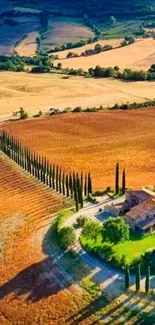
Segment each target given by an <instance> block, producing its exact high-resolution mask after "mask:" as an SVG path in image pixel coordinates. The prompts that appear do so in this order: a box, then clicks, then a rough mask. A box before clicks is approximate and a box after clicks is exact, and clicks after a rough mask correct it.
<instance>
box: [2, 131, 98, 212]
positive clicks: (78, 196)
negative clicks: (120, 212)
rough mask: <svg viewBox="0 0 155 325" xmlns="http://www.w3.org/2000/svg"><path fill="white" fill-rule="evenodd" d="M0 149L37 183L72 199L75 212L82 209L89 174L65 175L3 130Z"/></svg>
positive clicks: (87, 188)
mask: <svg viewBox="0 0 155 325" xmlns="http://www.w3.org/2000/svg"><path fill="white" fill-rule="evenodd" d="M0 149H1V150H2V151H3V152H4V153H5V154H6V155H7V156H8V157H9V158H10V159H12V160H13V161H15V162H16V163H17V164H18V165H19V166H21V167H22V168H23V169H24V170H26V171H27V172H29V173H30V174H31V175H33V176H34V177H35V178H37V179H38V180H39V181H41V182H42V183H44V184H46V185H47V186H49V187H50V188H53V189H54V190H56V191H57V192H59V193H60V194H63V195H66V196H67V197H71V198H72V199H74V200H75V203H76V210H77V211H78V210H79V209H80V208H82V207H83V198H84V195H85V196H87V195H88V194H89V193H90V194H91V193H92V179H91V176H90V173H89V174H88V176H87V175H85V177H84V176H83V173H81V175H79V174H78V173H75V172H73V173H71V172H70V173H69V174H65V172H63V171H62V169H61V168H60V167H59V166H56V165H55V164H51V163H49V161H48V159H47V158H46V157H41V156H40V155H38V154H37V153H36V152H34V151H31V150H30V149H29V148H28V147H22V145H21V143H20V142H19V141H18V140H16V139H15V138H14V137H12V136H11V135H10V134H8V133H7V132H6V131H5V130H3V131H2V132H1V133H0Z"/></svg>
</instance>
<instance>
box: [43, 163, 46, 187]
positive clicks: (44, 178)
mask: <svg viewBox="0 0 155 325" xmlns="http://www.w3.org/2000/svg"><path fill="white" fill-rule="evenodd" d="M43 183H44V184H46V157H45V158H44V160H43Z"/></svg>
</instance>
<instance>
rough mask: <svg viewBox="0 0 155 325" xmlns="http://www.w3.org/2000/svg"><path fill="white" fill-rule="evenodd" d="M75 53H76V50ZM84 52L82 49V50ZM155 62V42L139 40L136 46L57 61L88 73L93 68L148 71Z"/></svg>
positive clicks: (64, 65)
mask: <svg viewBox="0 0 155 325" xmlns="http://www.w3.org/2000/svg"><path fill="white" fill-rule="evenodd" d="M73 52H75V53H76V50H74V51H73ZM81 52H82V48H81ZM154 61H155V40H154V39H152V38H148V39H138V40H137V41H136V42H135V43H134V44H131V45H128V46H125V47H121V48H117V49H113V50H110V51H107V52H102V53H99V54H95V55H91V56H87V57H79V58H71V59H64V60H60V61H57V63H58V62H61V63H62V66H63V67H65V68H75V69H78V68H82V69H84V70H85V71H87V70H88V69H89V68H91V67H95V66H96V65H100V66H102V67H109V66H110V67H112V66H119V68H120V69H125V68H130V69H134V70H140V69H144V70H147V69H148V68H149V67H150V66H151V65H152V64H154Z"/></svg>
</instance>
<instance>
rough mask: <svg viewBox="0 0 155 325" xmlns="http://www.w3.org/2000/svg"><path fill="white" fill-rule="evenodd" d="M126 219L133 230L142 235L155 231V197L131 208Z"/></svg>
mask: <svg viewBox="0 0 155 325" xmlns="http://www.w3.org/2000/svg"><path fill="white" fill-rule="evenodd" d="M124 220H125V221H126V222H127V223H128V224H129V225H130V227H131V229H132V230H134V231H137V232H138V233H140V234H142V235H145V234H148V233H151V232H153V231H155V199H154V198H151V199H149V200H147V201H144V202H142V203H140V204H138V205H137V206H134V207H133V208H131V210H130V211H129V212H127V213H126V214H125V216H124Z"/></svg>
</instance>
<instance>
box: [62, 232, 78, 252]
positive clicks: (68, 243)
mask: <svg viewBox="0 0 155 325" xmlns="http://www.w3.org/2000/svg"><path fill="white" fill-rule="evenodd" d="M58 237H59V244H60V246H61V248H62V249H64V250H66V249H68V248H70V247H72V246H73V245H74V244H75V241H76V235H75V231H74V228H73V227H63V228H62V229H61V230H60V231H59V233H58Z"/></svg>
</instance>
